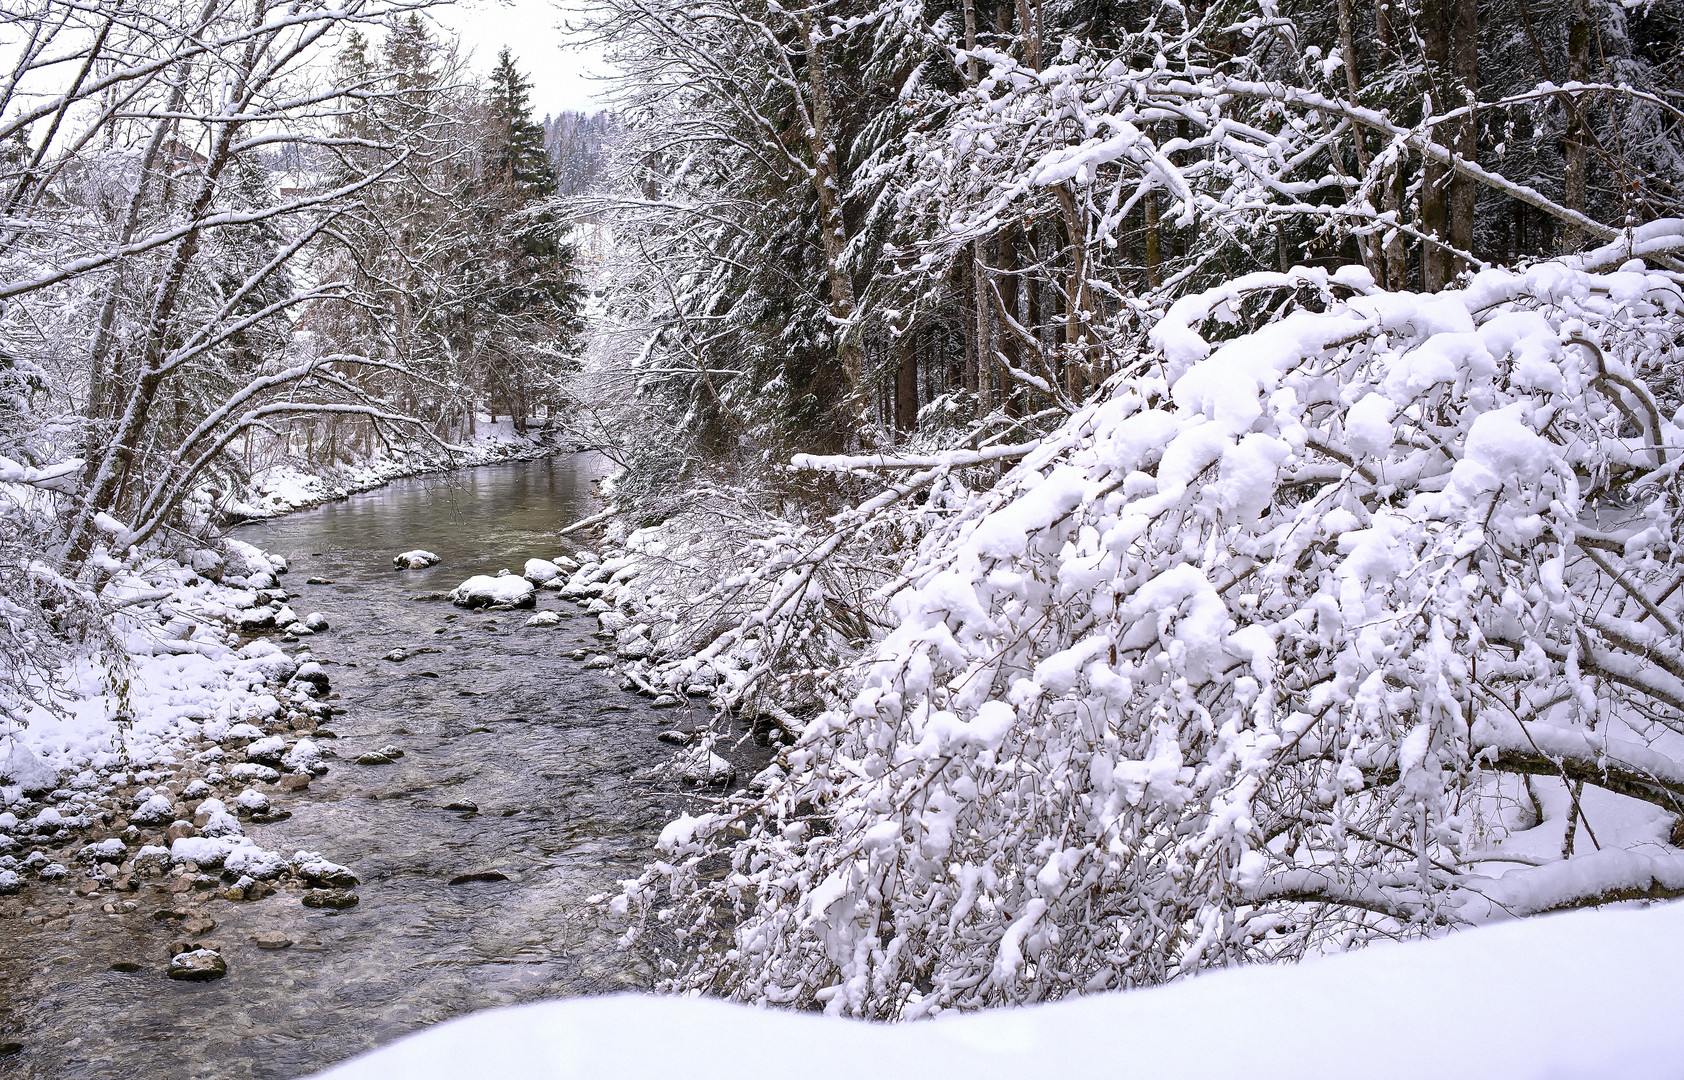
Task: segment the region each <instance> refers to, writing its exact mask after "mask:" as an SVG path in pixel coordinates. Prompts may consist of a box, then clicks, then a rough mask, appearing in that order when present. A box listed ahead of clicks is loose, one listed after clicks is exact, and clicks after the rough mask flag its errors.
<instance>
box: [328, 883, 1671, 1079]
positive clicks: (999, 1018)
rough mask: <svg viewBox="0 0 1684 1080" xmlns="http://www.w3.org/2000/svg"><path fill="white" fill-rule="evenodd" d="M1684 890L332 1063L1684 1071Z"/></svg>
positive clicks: (1399, 1073)
mask: <svg viewBox="0 0 1684 1080" xmlns="http://www.w3.org/2000/svg"><path fill="white" fill-rule="evenodd" d="M1681 962H1684V905H1681V904H1671V905H1667V906H1662V907H1655V908H1650V909H1647V910H1620V911H1612V910H1608V911H1596V912H1579V913H1575V914H1570V915H1559V916H1553V917H1550V918H1545V919H1536V920H1532V921H1529V922H1524V923H1510V924H1506V925H1503V926H1497V927H1489V928H1484V929H1479V930H1472V931H1468V932H1465V933H1461V934H1456V935H1453V936H1452V937H1450V938H1447V939H1444V940H1440V941H1431V942H1419V943H1412V944H1408V945H1385V946H1377V947H1375V948H1372V949H1369V950H1366V951H1363V952H1360V953H1354V954H1351V955H1346V956H1337V957H1331V958H1328V959H1325V960H1320V961H1315V962H1311V963H1306V964H1302V965H1299V966H1296V967H1281V968H1249V969H1243V970H1236V971H1223V972H1215V973H1211V974H1207V975H1202V976H1200V977H1198V978H1196V979H1190V980H1187V981H1184V982H1181V983H1177V984H1175V985H1173V986H1168V987H1161V988H1157V989H1152V990H1139V991H1133V992H1125V993H1114V994H1104V995H1099V996H1095V997H1088V998H1082V999H1079V1000H1073V1001H1064V1002H1059V1003H1056V1004H1051V1005H1041V1006H1032V1007H1027V1008H1022V1009H1015V1010H1005V1011H1001V1010H995V1011H990V1012H985V1013H977V1014H971V1015H967V1016H951V1017H945V1018H938V1019H935V1020H930V1021H926V1022H920V1023H913V1024H896V1025H873V1024H866V1023H861V1022H857V1021H848V1020H837V1019H827V1018H822V1017H816V1016H813V1015H811V1014H802V1013H793V1012H783V1011H778V1010H770V1009H755V1008H750V1007H747V1006H741V1005H730V1004H726V1003H724V1002H720V1001H716V1000H711V999H697V998H672V997H666V998H662V997H633V996H620V997H608V998H577V999H571V1000H566V1001H555V1002H548V1003H545V1004H541V1005H528V1006H525V1007H522V1008H514V1009H503V1010H497V1011H493V1012H485V1013H479V1014H477V1015H475V1016H470V1017H466V1018H464V1019H461V1020H456V1021H453V1022H451V1023H447V1024H442V1025H440V1026H438V1027H435V1028H432V1029H430V1030H428V1031H424V1032H422V1033H420V1034H418V1035H414V1036H411V1037H410V1038H408V1039H405V1040H403V1041H401V1042H398V1043H396V1044H394V1045H392V1046H389V1047H386V1048H384V1049H382V1050H378V1051H376V1052H374V1053H372V1054H370V1055H367V1056H366V1057H362V1058H359V1059H357V1060H355V1061H352V1062H349V1063H347V1064H345V1065H342V1066H340V1067H338V1068H335V1069H330V1070H328V1071H327V1072H325V1073H322V1074H320V1076H321V1078H322V1080H399V1078H401V1080H457V1078H460V1077H474V1076H487V1077H489V1076H495V1077H498V1078H499V1080H560V1078H563V1077H579V1078H582V1080H583V1078H597V1077H614V1078H616V1080H643V1078H648V1080H665V1078H666V1077H670V1076H674V1075H679V1074H682V1075H684V1076H686V1077H692V1078H694V1080H708V1078H713V1077H718V1078H719V1080H757V1078H760V1077H786V1076H799V1077H802V1078H803V1080H826V1078H832V1077H834V1078H836V1080H843V1078H852V1077H859V1076H870V1077H873V1078H876V1080H901V1078H906V1080H914V1078H916V1080H927V1078H930V1077H965V1078H966V1080H989V1078H994V1077H998V1078H1001V1080H1007V1078H1010V1080H1028V1078H1031V1077H1048V1078H1053V1077H1059V1078H1062V1077H1088V1076H1115V1077H1140V1078H1142V1080H1174V1078H1177V1077H1186V1078H1188V1080H1212V1078H1218V1077H1248V1078H1252V1080H1272V1078H1276V1077H1279V1078H1282V1080H1285V1078H1289V1077H1290V1078H1292V1080H1319V1078H1326V1080H1346V1078H1348V1077H1352V1076H1360V1077H1364V1078H1368V1080H1382V1078H1386V1077H1397V1078H1398V1080H1418V1078H1420V1077H1428V1076H1430V1077H1434V1078H1436V1080H1457V1078H1464V1077H1465V1078H1467V1080H1533V1078H1537V1080H1543V1078H1546V1077H1548V1078H1551V1080H1569V1078H1578V1080H1591V1078H1607V1080H1627V1078H1630V1077H1640V1076H1641V1077H1655V1078H1662V1077H1679V1076H1684V1025H1681V1024H1679V1023H1678V1015H1679V1012H1680V1010H1681V1009H1684V984H1681V983H1680V982H1679V980H1678V978H1677V969H1678V965H1679V964H1680V963H1681Z"/></svg>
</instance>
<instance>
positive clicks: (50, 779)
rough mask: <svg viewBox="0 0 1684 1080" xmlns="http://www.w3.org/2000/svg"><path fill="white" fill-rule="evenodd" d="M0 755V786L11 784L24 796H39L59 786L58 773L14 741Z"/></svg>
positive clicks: (20, 743)
mask: <svg viewBox="0 0 1684 1080" xmlns="http://www.w3.org/2000/svg"><path fill="white" fill-rule="evenodd" d="M9 743H10V745H9V746H8V747H7V748H6V751H5V753H4V754H3V755H0V784H12V785H15V786H16V787H18V788H19V789H20V790H22V792H23V793H24V794H25V795H39V794H41V793H42V792H47V791H51V790H53V789H54V788H56V787H58V785H59V771H58V770H57V769H54V768H52V767H51V766H49V765H48V764H47V763H46V762H44V761H42V760H41V758H40V757H39V756H38V755H36V753H35V751H33V750H31V749H30V748H29V747H27V746H25V745H24V744H23V743H22V742H19V741H18V740H16V739H11V740H9Z"/></svg>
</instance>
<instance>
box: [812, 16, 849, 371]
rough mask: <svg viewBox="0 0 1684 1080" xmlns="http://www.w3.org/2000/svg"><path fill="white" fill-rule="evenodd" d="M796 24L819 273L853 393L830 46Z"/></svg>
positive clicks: (844, 231) (845, 235) (845, 238)
mask: <svg viewBox="0 0 1684 1080" xmlns="http://www.w3.org/2000/svg"><path fill="white" fill-rule="evenodd" d="M797 25H798V26H799V27H800V30H801V36H802V40H803V43H804V44H805V45H806V46H807V65H808V66H807V78H808V87H809V93H810V94H811V96H812V108H811V120H812V124H811V126H810V127H809V128H808V129H807V144H808V149H809V151H810V152H811V153H812V155H813V169H812V179H813V186H814V187H815V188H816V189H817V192H818V197H819V232H820V235H821V237H822V238H823V242H824V261H825V274H826V277H827V278H828V279H829V285H830V318H831V323H832V330H833V332H834V333H836V334H837V335H839V336H840V337H841V347H840V350H839V354H840V356H841V360H842V378H843V379H844V380H845V381H846V382H847V384H848V392H849V393H850V394H858V393H859V390H860V383H861V381H862V380H863V379H864V377H865V358H864V356H863V354H862V353H861V351H860V347H859V344H858V342H857V341H855V340H854V339H853V337H852V335H851V334H850V333H849V332H848V323H849V321H850V320H851V319H852V318H853V315H854V283H853V280H852V279H851V278H850V277H849V276H848V272H847V268H846V267H845V266H844V265H843V263H842V256H843V252H844V250H845V249H846V247H847V243H848V232H847V227H846V224H845V222H844V221H843V217H842V182H841V179H840V173H839V171H838V166H837V158H838V156H839V155H838V152H837V149H836V133H835V131H834V130H833V127H832V120H831V108H830V85H829V75H830V50H829V48H828V47H827V45H826V43H825V38H824V31H823V29H822V28H820V30H819V32H818V33H814V27H813V26H812V24H811V23H810V22H808V21H806V20H802V21H800V22H799V23H797Z"/></svg>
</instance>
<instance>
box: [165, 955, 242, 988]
mask: <svg viewBox="0 0 1684 1080" xmlns="http://www.w3.org/2000/svg"><path fill="white" fill-rule="evenodd" d="M164 973H165V974H166V975H168V976H169V977H170V978H172V979H175V980H176V981H178V982H210V981H212V980H214V979H220V978H222V977H223V976H224V975H227V974H228V962H227V961H226V960H224V959H222V955H221V954H220V953H217V952H214V951H212V950H210V949H192V950H189V951H187V952H183V953H177V954H176V955H175V956H172V957H171V958H170V966H169V967H168V968H166V969H165V970H164Z"/></svg>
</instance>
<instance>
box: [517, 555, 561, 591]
mask: <svg viewBox="0 0 1684 1080" xmlns="http://www.w3.org/2000/svg"><path fill="white" fill-rule="evenodd" d="M561 574H562V570H561V567H559V566H557V565H556V564H555V563H553V562H550V561H549V560H548V559H528V560H526V566H525V567H524V568H523V569H522V570H521V572H520V576H521V577H523V578H525V579H526V580H528V581H530V582H532V584H534V585H548V584H549V583H550V582H552V581H556V579H558V578H560V577H561Z"/></svg>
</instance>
